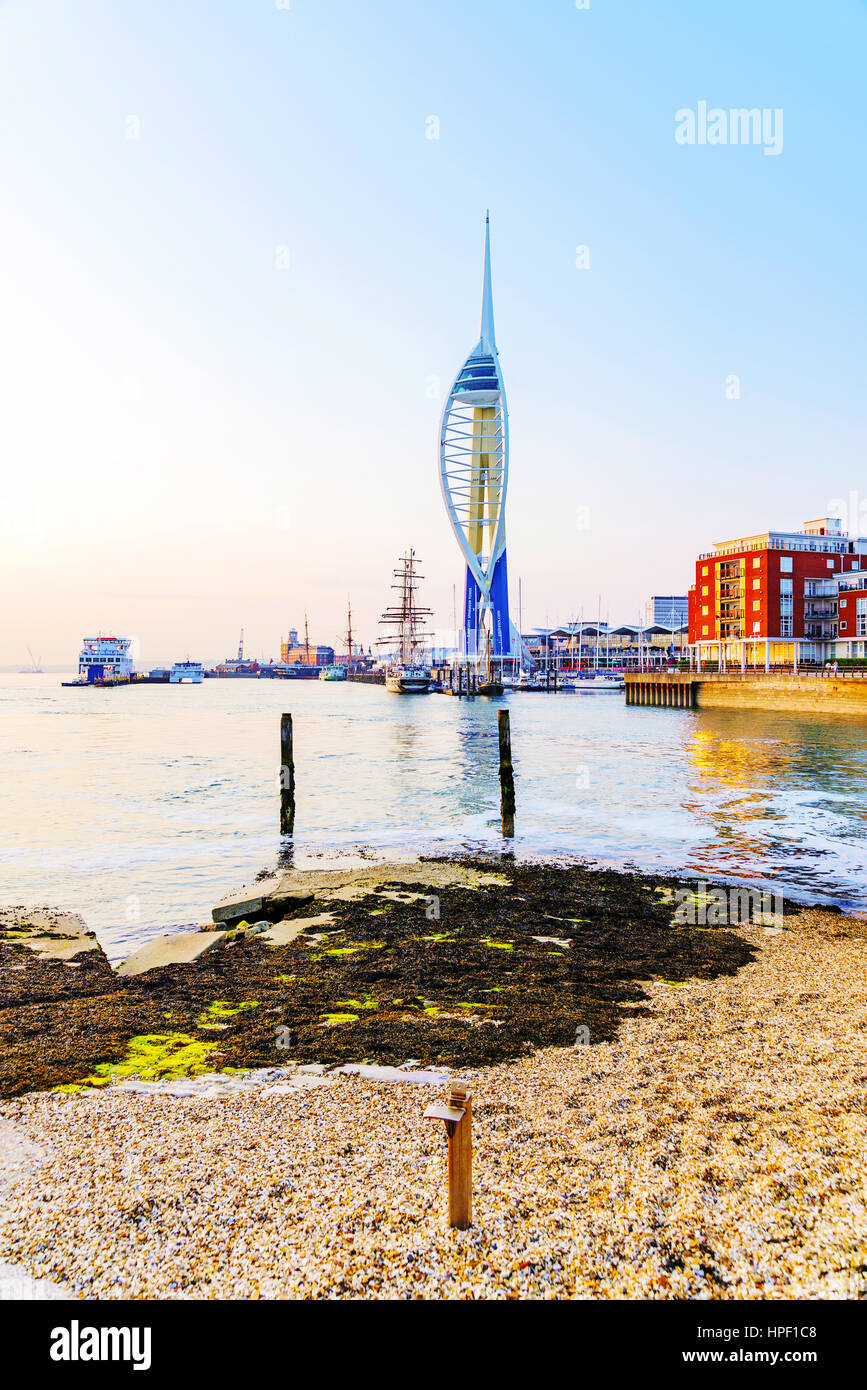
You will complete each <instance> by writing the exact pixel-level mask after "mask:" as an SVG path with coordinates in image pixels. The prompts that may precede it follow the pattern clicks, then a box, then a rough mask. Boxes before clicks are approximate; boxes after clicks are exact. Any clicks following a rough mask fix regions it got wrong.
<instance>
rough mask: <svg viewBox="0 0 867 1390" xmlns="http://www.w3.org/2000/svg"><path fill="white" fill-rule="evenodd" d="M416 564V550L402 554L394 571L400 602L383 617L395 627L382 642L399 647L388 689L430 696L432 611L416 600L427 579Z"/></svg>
mask: <svg viewBox="0 0 867 1390" xmlns="http://www.w3.org/2000/svg"><path fill="white" fill-rule="evenodd" d="M416 564H417V560H416V555H415V551H414V550H412V549H411V550H410V551H409V554H408V555H402V556H401V558H400V566H399V568H398V569H396V570H395V571H394V577H395V579H396V580H397V583H396V584H392V586H391V587H392V589H396V590H397V593H398V602H397V603H395V604H392V605H391V606H390V607H389V608H386V610H385V612H384V613H383V615H382V617H381V618H380V620H379V621H380V624H381V626H382V627H385V628H391V629H392V635H391V636H388V637H381V638H380V639H379V644H378V645H380V646H383V647H385V646H387V647H389V648H390V649H391V650H392V651H393V650H394V647H395V644H396V645H397V648H398V651H397V655H396V658H395V659H393V660H392V661H390V662H389V663H388V666H387V667H386V671H385V688H386V690H393V691H394V692H395V694H397V695H426V694H427V693H428V691H429V690H430V686H431V672H430V665H429V664H428V662H427V661H426V659H425V652H424V637H425V628H424V621H425V618H428V617H430V612H431V610H430V609H429V608H422V607H421V606H420V604H418V603H417V602H416V595H417V593H418V581H419V580H420V579H422V578H424V576H423V575H420V574H418V573H417V572H416Z"/></svg>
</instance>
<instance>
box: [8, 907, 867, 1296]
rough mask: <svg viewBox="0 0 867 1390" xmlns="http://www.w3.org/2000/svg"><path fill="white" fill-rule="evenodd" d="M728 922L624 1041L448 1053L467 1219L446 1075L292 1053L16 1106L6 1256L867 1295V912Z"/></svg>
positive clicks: (376, 1287) (212, 1290) (47, 1267)
mask: <svg viewBox="0 0 867 1390" xmlns="http://www.w3.org/2000/svg"><path fill="white" fill-rule="evenodd" d="M733 930H735V931H737V933H738V934H739V935H740V936H742V937H743V939H744V940H745V941H746V942H747V943H748V944H749V945H750V946H751V947H752V948H753V954H752V955H751V958H750V959H749V962H748V963H747V964H745V965H743V966H742V967H741V968H740V969H739V970H738V971H737V972H736V973H735V974H724V975H720V976H718V977H717V978H714V979H702V980H696V981H685V982H684V981H681V982H667V981H662V980H658V979H657V980H653V981H648V982H647V983H646V985H645V986H644V989H643V994H644V1000H643V1003H642V1005H641V1006H640V1011H638V1010H639V1006H637V1005H635V1006H633V1007H634V1008H635V1009H636V1012H635V1013H634V1015H633V1016H631V1017H630V1016H628V1015H627V1017H626V1019H625V1021H624V1022H623V1023H622V1024H621V1025H620V1027H619V1029H618V1031H617V1035H616V1037H615V1038H614V1039H613V1040H612V1041H605V1042H599V1043H595V1044H593V1045H588V1046H581V1045H579V1046H575V1047H546V1048H543V1049H540V1050H537V1051H535V1052H533V1053H531V1054H530V1055H528V1056H526V1057H523V1058H520V1059H519V1060H516V1061H512V1062H508V1063H506V1064H502V1065H495V1066H489V1067H482V1068H477V1069H475V1070H473V1069H466V1068H464V1069H456V1068H451V1069H449V1068H446V1071H447V1072H449V1073H450V1074H451V1075H454V1076H458V1075H460V1076H462V1077H467V1078H468V1079H469V1080H470V1082H471V1086H472V1094H473V1140H474V1156H473V1223H474V1224H473V1226H472V1227H471V1228H470V1229H469V1230H467V1231H456V1230H450V1229H449V1228H448V1224H447V1218H446V1186H445V1137H444V1126H443V1125H442V1124H441V1123H439V1122H435V1121H431V1120H425V1119H424V1118H423V1111H424V1109H425V1106H426V1104H428V1103H429V1102H430V1101H431V1100H433V1099H439V1098H440V1095H441V1093H442V1085H441V1084H440V1083H439V1081H438V1079H437V1078H436V1077H434V1078H433V1079H432V1080H424V1079H422V1078H421V1077H419V1076H418V1075H417V1076H416V1078H415V1079H413V1077H412V1073H413V1070H414V1068H413V1067H412V1066H409V1067H406V1066H404V1067H403V1068H398V1069H397V1070H398V1072H401V1071H402V1072H403V1073H404V1075H406V1078H407V1079H404V1080H401V1079H398V1080H393V1079H390V1080H375V1079H371V1077H369V1076H364V1075H360V1074H358V1072H355V1073H349V1074H347V1073H346V1072H337V1071H335V1070H331V1069H328V1068H315V1067H309V1066H308V1067H307V1068H306V1069H303V1070H302V1069H300V1068H293V1067H291V1066H287V1067H281V1068H271V1069H269V1070H268V1071H267V1072H262V1071H259V1072H249V1073H247V1074H246V1075H245V1074H243V1073H238V1074H237V1075H231V1076H229V1077H226V1076H223V1077H222V1079H221V1078H217V1077H210V1078H209V1077H207V1076H201V1077H197V1078H193V1079H191V1080H190V1081H189V1082H188V1083H187V1084H177V1083H175V1084H172V1083H158V1084H155V1085H153V1086H150V1087H148V1086H145V1085H143V1086H140V1087H139V1088H137V1089H135V1088H132V1089H131V1088H130V1086H129V1083H124V1084H121V1085H116V1086H109V1087H106V1088H104V1089H100V1090H96V1091H93V1092H82V1093H78V1094H62V1093H59V1092H57V1091H54V1090H51V1091H42V1092H38V1093H32V1094H27V1095H24V1096H20V1097H16V1098H14V1099H11V1100H7V1101H5V1102H3V1103H2V1105H0V1126H2V1134H3V1135H4V1136H5V1141H4V1142H5V1144H6V1145H7V1147H8V1146H10V1145H13V1144H14V1145H15V1146H16V1154H17V1161H16V1162H15V1163H14V1164H11V1165H9V1166H8V1170H7V1175H6V1190H5V1193H4V1194H3V1201H2V1206H0V1212H2V1214H0V1261H6V1262H8V1265H9V1266H11V1267H14V1268H15V1269H17V1270H20V1271H21V1272H22V1273H23V1274H26V1275H27V1276H29V1277H31V1278H34V1279H39V1280H47V1281H50V1283H51V1284H53V1285H58V1286H60V1287H61V1288H63V1289H65V1290H66V1292H67V1293H68V1295H70V1296H74V1297H79V1298H84V1299H89V1298H101V1299H104V1298H109V1299H110V1298H116V1297H127V1298H158V1299H236V1298H244V1299H246V1298H254V1299H256V1298H265V1299H268V1298H346V1297H349V1298H354V1297H355V1298H372V1299H398V1298H399V1299H405V1298H455V1299H487V1298H494V1299H499V1298H541V1299H553V1298H603V1299H624V1298H641V1299H644V1298H654V1299H659V1298H667V1299H791V1298H801V1299H828V1298H830V1299H850V1298H858V1297H864V1296H865V1294H867V1189H865V1180H864V1169H863V1154H864V1151H865V1147H867V1144H865V1141H867V1123H865V1104H864V1100H865V1085H867V1055H865V1041H867V969H865V966H867V924H865V923H864V922H863V921H862V920H860V919H857V918H852V917H846V916H843V915H842V914H839V913H834V912H825V911H822V910H817V909H804V910H803V911H799V912H797V913H793V914H791V915H787V916H786V918H785V925H784V926H783V927H781V928H770V929H769V928H766V927H762V926H753V925H746V926H739V927H737V928H734V929H733ZM407 1061H411V1059H407ZM416 1070H418V1069H416ZM429 1070H431V1069H429Z"/></svg>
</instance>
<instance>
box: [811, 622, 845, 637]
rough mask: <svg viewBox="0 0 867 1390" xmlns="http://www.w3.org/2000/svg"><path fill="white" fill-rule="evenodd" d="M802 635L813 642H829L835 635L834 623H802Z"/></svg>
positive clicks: (835, 626) (835, 627) (835, 625)
mask: <svg viewBox="0 0 867 1390" xmlns="http://www.w3.org/2000/svg"><path fill="white" fill-rule="evenodd" d="M804 636H805V637H808V638H810V640H811V641H814V642H830V641H833V639H834V638H835V637H836V636H837V624H836V623H816V622H813V623H810V622H805V623H804Z"/></svg>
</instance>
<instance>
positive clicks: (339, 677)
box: [319, 666, 346, 681]
mask: <svg viewBox="0 0 867 1390" xmlns="http://www.w3.org/2000/svg"><path fill="white" fill-rule="evenodd" d="M319 679H320V680H321V681H345V680H346V667H345V666H323V667H322V669H321V671H320V672H319Z"/></svg>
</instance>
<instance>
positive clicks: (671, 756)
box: [0, 675, 867, 959]
mask: <svg viewBox="0 0 867 1390" xmlns="http://www.w3.org/2000/svg"><path fill="white" fill-rule="evenodd" d="M60 680H61V677H60V676H58V675H7V676H0V777H2V787H3V798H2V810H0V902H2V903H4V904H7V903H26V904H29V905H35V904H37V903H48V904H53V905H55V906H63V907H68V908H71V909H73V910H75V911H77V912H80V913H81V914H82V915H83V917H84V918H85V920H86V921H87V923H88V925H89V926H91V927H92V928H94V929H95V930H96V931H97V933H98V935H99V937H100V939H101V940H102V942H103V944H104V946H105V948H106V950H107V952H108V954H109V956H110V957H111V958H112V959H119V958H121V957H123V956H124V955H125V954H127V953H128V951H129V950H130V949H132V947H133V946H134V945H136V944H138V943H140V942H141V941H142V940H145V939H147V938H148V937H150V936H154V935H156V934H158V933H159V932H162V931H166V930H170V929H172V928H174V927H177V926H181V925H184V924H193V923H198V922H203V921H206V920H207V919H208V918H209V916H210V909H211V907H212V906H213V904H214V902H215V901H216V900H217V899H218V898H219V897H221V896H222V895H223V893H225V892H227V891H228V890H230V889H233V888H235V887H238V886H239V885H240V884H241V883H243V882H244V881H249V879H250V878H251V877H252V876H253V875H254V874H255V873H256V872H257V871H258V870H260V869H262V868H264V867H268V866H273V865H274V864H275V862H276V861H277V858H278V853H279V851H280V841H279V835H278V832H277V811H278V796H279V793H278V784H277V767H278V763H279V716H280V712H281V710H283V709H289V710H291V711H292V713H293V715H294V718H295V743H296V753H295V759H296V774H297V814H296V828H297V833H296V835H295V839H294V845H293V847H292V850H291V854H292V856H293V862H294V863H295V864H296V865H297V866H299V867H305V866H313V865H322V864H323V862H325V863H327V862H330V861H333V860H335V859H338V858H342V857H344V856H350V855H353V854H355V853H357V852H359V851H361V852H362V853H367V854H379V855H384V856H385V857H400V856H402V855H403V856H408V855H409V854H410V853H411V852H412V851H414V850H417V849H426V850H429V851H431V850H454V849H469V850H480V849H484V850H489V851H491V850H493V851H495V852H498V853H499V852H501V851H502V849H503V841H502V840H501V838H500V834H499V789H498V781H497V763H498V754H497V733H496V725H497V708H498V706H499V705H500V704H501V702H500V701H488V700H481V699H479V700H476V701H473V702H467V701H465V700H461V701H458V700H455V699H449V698H448V697H445V696H440V695H430V696H427V697H421V698H415V699H413V698H407V697H400V696H397V695H391V694H389V693H388V692H387V691H385V690H384V689H382V688H380V687H378V686H366V685H357V684H343V683H334V682H330V683H325V682H322V683H320V682H313V681H299V682H297V683H292V684H289V683H287V682H283V681H249V680H240V681H238V680H209V681H205V683H204V684H203V685H200V686H143V687H140V688H119V689H115V690H106V691H96V690H64V689H62V687H61V685H60ZM507 700H508V703H509V707H510V709H511V712H512V744H513V754H514V759H515V772H516V787H517V807H518V809H517V824H516V829H517V836H516V839H515V841H514V848H515V852H516V853H517V854H518V855H519V856H523V857H536V856H542V855H545V856H570V857H571V856H578V857H581V858H584V859H588V860H591V861H593V862H602V863H606V864H613V865H623V864H632V865H638V866H640V867H643V868H652V869H659V870H662V869H666V870H678V871H683V872H688V873H690V874H700V875H701V874H707V875H709V876H710V875H715V876H722V877H727V878H731V879H733V880H735V881H743V882H753V881H758V882H761V883H762V884H763V885H766V886H775V887H777V888H782V890H783V891H784V892H785V893H786V895H787V896H789V897H791V898H794V899H801V900H806V901H810V902H818V901H825V902H837V903H840V904H841V905H844V906H849V907H856V908H859V909H862V910H863V909H867V874H865V860H867V807H865V795H864V788H865V785H867V727H865V726H863V725H861V724H859V723H857V722H855V721H852V720H847V719H844V718H828V717H825V718H823V719H821V720H820V719H814V718H812V717H810V716H808V715H799V714H791V713H779V714H777V713H767V712H759V711H755V712H741V711H711V710H708V711H697V710H696V711H692V710H666V709H647V708H634V707H629V708H628V707H627V706H626V705H625V704H624V702H623V696H622V694H595V695H590V694H585V695H577V694H576V695H557V696H548V695H526V694H524V695H520V694H518V695H512V696H509V697H507Z"/></svg>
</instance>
